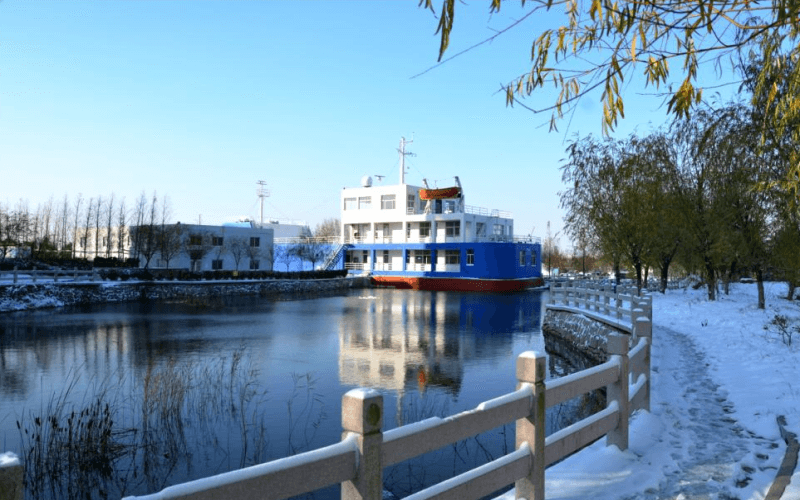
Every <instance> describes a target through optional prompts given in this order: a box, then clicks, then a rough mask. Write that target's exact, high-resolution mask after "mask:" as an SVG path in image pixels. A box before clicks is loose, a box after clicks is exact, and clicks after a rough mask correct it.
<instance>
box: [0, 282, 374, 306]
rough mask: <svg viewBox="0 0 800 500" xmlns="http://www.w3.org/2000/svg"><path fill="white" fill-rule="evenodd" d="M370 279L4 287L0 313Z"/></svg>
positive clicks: (334, 286)
mask: <svg viewBox="0 0 800 500" xmlns="http://www.w3.org/2000/svg"><path fill="white" fill-rule="evenodd" d="M371 287H372V285H371V284H370V280H369V278H368V277H364V276H357V277H345V278H330V279H304V280H297V279H294V280H291V279H288V280H276V279H269V280H252V281H244V280H219V281H199V282H198V281H125V282H121V281H103V282H80V283H52V282H50V283H35V284H34V283H22V284H20V283H17V284H9V285H2V284H0V314H2V313H8V312H17V311H29V310H34V309H46V308H55V307H65V306H71V305H81V304H99V303H117V302H132V301H137V300H171V299H182V298H196V297H204V298H206V297H226V296H233V295H260V296H270V295H279V294H296V293H318V292H327V291H332V290H347V289H351V288H371Z"/></svg>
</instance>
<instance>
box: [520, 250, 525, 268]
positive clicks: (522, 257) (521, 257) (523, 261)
mask: <svg viewBox="0 0 800 500" xmlns="http://www.w3.org/2000/svg"><path fill="white" fill-rule="evenodd" d="M519 265H520V266H524V265H525V250H520V251H519Z"/></svg>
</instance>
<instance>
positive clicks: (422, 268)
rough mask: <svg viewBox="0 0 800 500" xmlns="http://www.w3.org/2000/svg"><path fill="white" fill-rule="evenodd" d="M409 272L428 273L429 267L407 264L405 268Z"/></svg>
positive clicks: (428, 265) (427, 265)
mask: <svg viewBox="0 0 800 500" xmlns="http://www.w3.org/2000/svg"><path fill="white" fill-rule="evenodd" d="M407 269H408V270H409V271H422V272H424V271H430V270H431V265H430V264H409V265H408V266H407Z"/></svg>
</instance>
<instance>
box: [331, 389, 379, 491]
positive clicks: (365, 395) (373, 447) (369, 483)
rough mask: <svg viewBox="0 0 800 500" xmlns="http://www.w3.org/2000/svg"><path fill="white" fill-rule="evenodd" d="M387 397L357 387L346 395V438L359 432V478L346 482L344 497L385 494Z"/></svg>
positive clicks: (344, 484) (343, 404) (343, 414)
mask: <svg viewBox="0 0 800 500" xmlns="http://www.w3.org/2000/svg"><path fill="white" fill-rule="evenodd" d="M382 427H383V396H381V395H380V394H379V393H378V391H376V390H374V389H353V390H350V391H348V392H347V393H345V395H344V396H342V428H343V433H342V438H345V437H347V435H348V434H351V433H352V434H357V435H358V440H357V441H358V453H359V457H358V467H357V469H356V477H355V478H353V479H352V480H351V481H345V482H343V483H342V495H341V498H342V500H381V498H382V497H383V463H382V462H381V447H382V446H383V432H382V431H381V428H382Z"/></svg>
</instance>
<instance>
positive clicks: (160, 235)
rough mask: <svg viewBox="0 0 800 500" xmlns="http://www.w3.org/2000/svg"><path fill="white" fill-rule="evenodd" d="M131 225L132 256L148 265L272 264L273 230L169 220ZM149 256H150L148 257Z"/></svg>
mask: <svg viewBox="0 0 800 500" xmlns="http://www.w3.org/2000/svg"><path fill="white" fill-rule="evenodd" d="M147 228H148V226H142V230H141V231H139V228H137V227H133V228H131V243H132V248H131V256H132V257H134V258H137V257H138V258H139V267H145V266H147V267H149V268H151V269H163V268H170V269H189V270H191V271H214V270H240V271H241V270H266V271H271V270H272V268H273V261H274V251H273V240H274V237H273V230H272V229H270V228H260V227H255V224H250V225H248V226H245V227H241V226H238V225H237V226H228V225H223V226H207V225H199V224H181V223H180V222H179V223H177V224H170V225H168V226H165V228H164V231H163V232H162V231H161V226H154V228H155V231H153V235H152V236H149V231H148V229H147ZM148 257H149V258H148Z"/></svg>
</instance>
